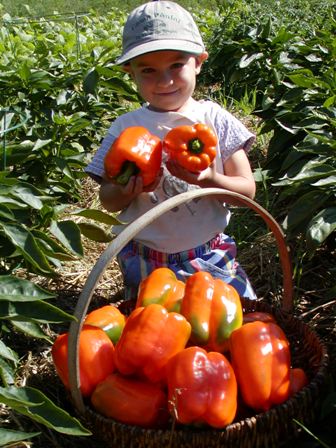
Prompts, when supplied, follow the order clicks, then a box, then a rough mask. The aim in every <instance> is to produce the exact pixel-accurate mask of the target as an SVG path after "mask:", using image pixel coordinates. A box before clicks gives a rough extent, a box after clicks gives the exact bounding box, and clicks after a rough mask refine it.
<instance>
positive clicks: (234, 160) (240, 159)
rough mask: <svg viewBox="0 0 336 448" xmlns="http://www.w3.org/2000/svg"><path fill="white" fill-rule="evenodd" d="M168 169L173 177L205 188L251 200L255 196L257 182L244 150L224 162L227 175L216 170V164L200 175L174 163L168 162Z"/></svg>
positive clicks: (239, 150) (238, 151)
mask: <svg viewBox="0 0 336 448" xmlns="http://www.w3.org/2000/svg"><path fill="white" fill-rule="evenodd" d="M167 168H168V169H169V171H170V172H171V174H172V175H173V176H176V177H179V178H180V179H183V180H185V181H186V182H189V183H191V184H195V185H199V186H200V187H203V188H209V187H215V188H224V189H225V190H230V191H234V192H235V193H240V194H242V195H244V196H247V197H249V198H251V199H253V198H254V195H255V189H256V187H255V181H254V177H253V173H252V170H251V166H250V162H249V160H248V158H247V155H246V152H245V150H244V149H238V150H237V151H235V152H234V153H233V154H232V155H231V156H230V157H229V158H228V159H227V160H226V161H225V162H224V173H225V174H221V173H219V172H218V171H217V170H216V164H215V162H213V163H212V164H211V165H210V166H209V168H207V169H205V170H204V171H202V172H200V173H199V174H193V173H190V172H189V171H187V170H185V169H184V168H182V167H180V166H179V165H177V164H176V163H174V162H172V161H169V162H167Z"/></svg>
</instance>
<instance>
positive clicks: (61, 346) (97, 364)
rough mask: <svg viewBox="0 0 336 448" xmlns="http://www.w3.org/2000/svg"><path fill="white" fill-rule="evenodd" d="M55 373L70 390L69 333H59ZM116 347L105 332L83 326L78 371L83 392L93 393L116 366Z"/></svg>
mask: <svg viewBox="0 0 336 448" xmlns="http://www.w3.org/2000/svg"><path fill="white" fill-rule="evenodd" d="M51 354H52V359H53V362H54V365H55V368H56V372H57V374H58V376H59V377H60V379H61V381H62V382H63V384H64V386H65V387H66V388H67V389H69V371H68V333H63V334H60V335H59V336H58V337H57V338H56V340H55V342H54V343H53V346H52V349H51ZM113 356H114V346H113V343H112V341H111V340H110V339H109V337H108V336H107V335H106V333H105V332H104V331H103V330H102V329H101V328H98V327H93V326H91V325H83V328H82V331H81V333H80V336H79V373H80V390H81V392H82V395H83V396H85V397H87V396H89V395H91V393H92V392H93V390H94V388H95V387H96V386H97V384H98V383H100V382H101V381H103V380H104V379H105V378H106V377H107V376H108V375H109V374H110V373H112V372H113V371H114V369H115V367H114V361H113Z"/></svg>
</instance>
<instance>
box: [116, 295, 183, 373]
mask: <svg viewBox="0 0 336 448" xmlns="http://www.w3.org/2000/svg"><path fill="white" fill-rule="evenodd" d="M190 331H191V328H190V324H189V323H188V322H187V321H186V319H185V318H184V317H183V316H181V315H180V314H178V313H168V311H167V310H166V309H165V308H164V307H163V306H162V305H158V304H157V303H152V304H151V305H148V306H146V307H139V308H135V310H134V311H132V313H131V314H130V315H129V317H128V319H127V321H126V325H125V327H124V330H123V332H122V335H121V338H120V339H119V341H118V342H117V345H116V347H115V363H116V367H117V370H118V371H119V372H120V373H122V374H123V375H137V376H138V377H140V378H146V379H148V380H150V381H153V382H164V381H165V367H166V364H167V362H168V361H169V359H170V358H171V357H172V356H174V355H175V354H176V353H178V352H179V351H181V350H183V349H184V347H185V346H186V344H187V342H188V339H189V336H190Z"/></svg>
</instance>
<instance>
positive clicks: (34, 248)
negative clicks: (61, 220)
mask: <svg viewBox="0 0 336 448" xmlns="http://www.w3.org/2000/svg"><path fill="white" fill-rule="evenodd" d="M0 226H1V227H2V229H3V231H4V233H5V234H6V235H7V236H8V237H9V239H10V240H11V242H12V243H13V244H14V245H15V246H16V248H17V249H18V250H19V251H20V252H21V254H22V255H23V257H24V258H25V259H26V260H27V261H28V262H29V263H30V264H31V265H32V266H33V268H35V270H36V271H38V272H41V273H44V274H51V273H54V271H53V270H52V268H51V266H50V264H49V263H48V261H47V259H46V257H45V256H44V254H43V252H42V251H41V250H40V248H39V247H38V244H37V243H36V241H35V238H34V237H33V235H32V234H31V232H30V231H29V230H26V229H25V228H24V227H23V226H21V225H19V224H5V223H0Z"/></svg>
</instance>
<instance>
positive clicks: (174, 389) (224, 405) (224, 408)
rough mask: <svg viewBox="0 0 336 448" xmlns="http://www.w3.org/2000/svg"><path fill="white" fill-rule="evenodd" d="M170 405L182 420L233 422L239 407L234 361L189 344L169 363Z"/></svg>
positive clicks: (221, 424) (219, 424)
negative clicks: (232, 364) (231, 362)
mask: <svg viewBox="0 0 336 448" xmlns="http://www.w3.org/2000/svg"><path fill="white" fill-rule="evenodd" d="M167 379H168V407H169V410H170V412H171V414H172V415H174V416H175V418H176V420H177V421H178V422H179V423H183V424H191V423H195V424H199V423H206V424H208V425H210V426H212V427H214V428H223V427H224V426H226V425H229V424H230V423H231V422H232V421H233V419H234V417H235V415H236V410H237V382H236V377H235V374H234V371H233V368H232V366H231V364H230V362H229V361H228V360H227V359H226V357H225V356H224V355H222V354H221V353H218V352H209V353H207V352H206V351H205V350H204V349H202V348H200V347H195V346H193V347H188V348H186V349H184V350H182V351H181V352H179V353H178V354H177V355H175V356H174V357H173V358H172V359H171V360H170V361H169V363H168V366H167Z"/></svg>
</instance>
